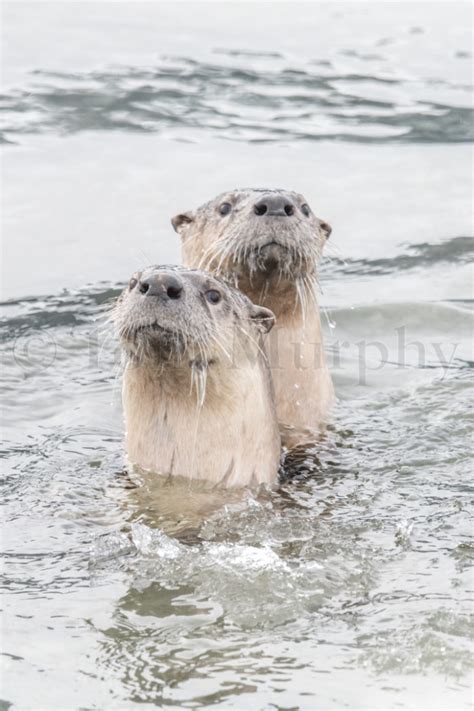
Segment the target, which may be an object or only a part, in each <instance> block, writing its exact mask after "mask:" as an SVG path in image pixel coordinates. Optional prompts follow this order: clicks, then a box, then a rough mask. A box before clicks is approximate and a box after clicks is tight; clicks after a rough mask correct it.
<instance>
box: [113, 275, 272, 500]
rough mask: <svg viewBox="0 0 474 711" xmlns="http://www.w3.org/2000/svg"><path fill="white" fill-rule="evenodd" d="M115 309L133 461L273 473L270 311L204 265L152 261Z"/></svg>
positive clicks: (241, 482) (203, 476)
mask: <svg viewBox="0 0 474 711" xmlns="http://www.w3.org/2000/svg"><path fill="white" fill-rule="evenodd" d="M112 319H113V322H114V324H115V329H116V332H117V335H118V338H119V341H120V344H121V347H122V350H123V353H124V358H125V369H124V376H123V390H122V396H123V407H124V417H125V428H126V449H127V455H128V459H129V461H130V463H132V464H134V465H138V466H139V467H140V468H141V469H143V470H149V471H153V472H158V473H160V474H163V475H166V476H175V475H176V476H178V477H187V478H189V479H195V480H206V481H208V482H213V483H215V484H219V485H222V486H225V487H245V486H258V485H260V484H262V483H266V484H271V483H273V482H274V481H275V480H276V478H277V475H278V470H279V462H280V449H281V443H280V436H279V431H278V422H277V419H276V412H275V404H274V396H273V387H272V381H271V377H270V374H269V371H268V364H267V362H266V358H265V354H264V352H263V350H262V348H261V344H260V341H261V336H262V334H264V333H267V332H268V331H269V330H270V329H271V328H272V326H273V324H274V321H275V317H274V315H273V313H272V312H271V311H270V310H269V309H267V308H264V307H261V306H255V305H254V304H253V303H252V302H251V301H250V299H248V298H247V297H246V296H244V295H243V294H241V293H240V292H239V291H238V290H237V289H235V288H233V287H232V286H230V285H228V284H226V283H225V282H224V281H223V280H222V279H220V278H218V277H213V276H212V275H210V274H206V273H204V272H202V271H200V270H197V269H186V268H184V267H176V266H151V267H147V268H146V269H144V270H142V271H140V272H137V273H135V274H134V275H133V276H132V278H131V280H130V282H129V285H128V287H127V288H126V289H125V290H124V291H123V292H122V294H121V296H120V297H119V299H118V301H117V303H116V305H115V307H114V311H113V316H112Z"/></svg>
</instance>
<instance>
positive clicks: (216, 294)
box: [206, 289, 222, 304]
mask: <svg viewBox="0 0 474 711" xmlns="http://www.w3.org/2000/svg"><path fill="white" fill-rule="evenodd" d="M206 299H207V300H208V301H209V303H210V304H218V303H219V301H220V300H221V299H222V294H221V292H220V291H217V289H209V290H208V291H206Z"/></svg>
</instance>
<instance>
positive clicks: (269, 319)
mask: <svg viewBox="0 0 474 711" xmlns="http://www.w3.org/2000/svg"><path fill="white" fill-rule="evenodd" d="M250 318H251V319H252V321H253V322H254V323H255V324H256V326H257V328H258V330H259V331H261V332H262V333H268V332H269V331H271V330H272V328H273V326H274V325H275V321H276V317H275V314H274V313H273V311H270V309H266V308H264V307H263V306H255V305H254V304H252V307H251V309H250Z"/></svg>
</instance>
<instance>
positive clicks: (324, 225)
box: [319, 220, 332, 239]
mask: <svg viewBox="0 0 474 711" xmlns="http://www.w3.org/2000/svg"><path fill="white" fill-rule="evenodd" d="M319 226H320V228H321V229H322V231H323V232H324V236H325V238H326V239H329V236H330V234H331V232H332V227H331V225H330V224H329V222H324V220H319Z"/></svg>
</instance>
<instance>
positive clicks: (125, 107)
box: [0, 50, 474, 143]
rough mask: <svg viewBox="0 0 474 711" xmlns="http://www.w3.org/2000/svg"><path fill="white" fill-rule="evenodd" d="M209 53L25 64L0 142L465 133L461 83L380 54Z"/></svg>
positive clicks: (467, 114)
mask: <svg viewBox="0 0 474 711" xmlns="http://www.w3.org/2000/svg"><path fill="white" fill-rule="evenodd" d="M217 52H220V53H221V55H222V62H221V63H219V62H217V61H216V62H202V61H197V60H194V59H190V58H187V57H162V58H161V60H160V61H159V62H158V63H157V65H156V66H152V67H149V68H137V67H127V66H123V67H116V68H111V69H109V70H105V71H89V72H77V73H71V72H51V71H43V70H35V71H34V72H32V73H31V81H30V82H29V83H28V85H27V86H26V87H24V88H17V89H12V90H10V91H8V92H6V93H4V94H3V95H2V96H1V97H0V101H1V106H2V110H3V114H4V126H3V131H2V133H1V136H2V141H3V142H4V143H14V142H15V141H16V140H17V139H18V136H20V135H21V134H25V133H42V132H53V133H56V134H62V135H64V134H71V133H77V132H80V131H89V130H95V131H112V130H123V131H138V132H145V133H155V132H158V133H160V132H166V133H167V134H168V135H169V134H170V132H171V135H172V136H173V137H176V138H179V137H180V136H179V134H180V133H181V134H182V133H183V131H185V132H186V137H187V138H189V137H191V138H196V136H197V135H198V134H199V133H200V132H202V131H205V132H208V131H210V132H211V133H212V134H213V135H216V136H218V137H221V138H224V139H228V140H236V141H249V142H262V141H269V142H281V141H285V140H313V141H319V140H324V139H335V140H340V141H358V142H371V141H376V142H384V143H386V142H388V143H393V142H395V143H398V142H402V143H406V142H448V143H456V142H467V141H470V140H472V139H473V137H474V134H473V122H472V107H471V103H470V101H471V96H470V94H469V93H468V91H469V89H468V87H465V86H458V85H455V84H451V83H449V82H445V81H442V80H436V81H434V80H429V81H428V80H424V81H421V80H416V79H414V78H410V79H407V78H404V77H402V76H400V77H398V76H396V75H395V76H394V75H393V74H392V73H387V70H386V69H384V66H383V62H382V63H380V66H377V67H375V66H374V67H369V68H371V69H374V71H372V72H370V71H367V72H366V73H362V72H360V71H358V72H353V71H352V72H351V71H346V72H342V71H340V70H338V69H337V67H334V66H333V65H332V64H331V62H329V61H322V62H314V61H313V62H311V61H310V62H307V63H306V65H303V66H302V67H299V68H292V67H291V66H288V62H287V61H286V60H285V59H284V57H282V56H281V55H279V54H278V53H263V54H261V53H257V54H255V53H251V52H250V53H249V52H245V51H243V50H242V51H238V50H232V51H231V50H217ZM346 54H347V53H346ZM348 56H350V55H348ZM369 59H370V58H369ZM376 59H377V58H376V57H375V61H376ZM237 61H238V62H240V64H239V65H237V64H236V63H235V62H237ZM270 61H271V63H272V64H271V65H270V64H269V62H270ZM433 82H434V84H435V85H436V86H435V87H433ZM434 88H435V94H434V95H435V96H436V101H433V100H432V97H433V90H434ZM453 95H454V98H453ZM176 132H178V135H176ZM181 137H182V136H181Z"/></svg>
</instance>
